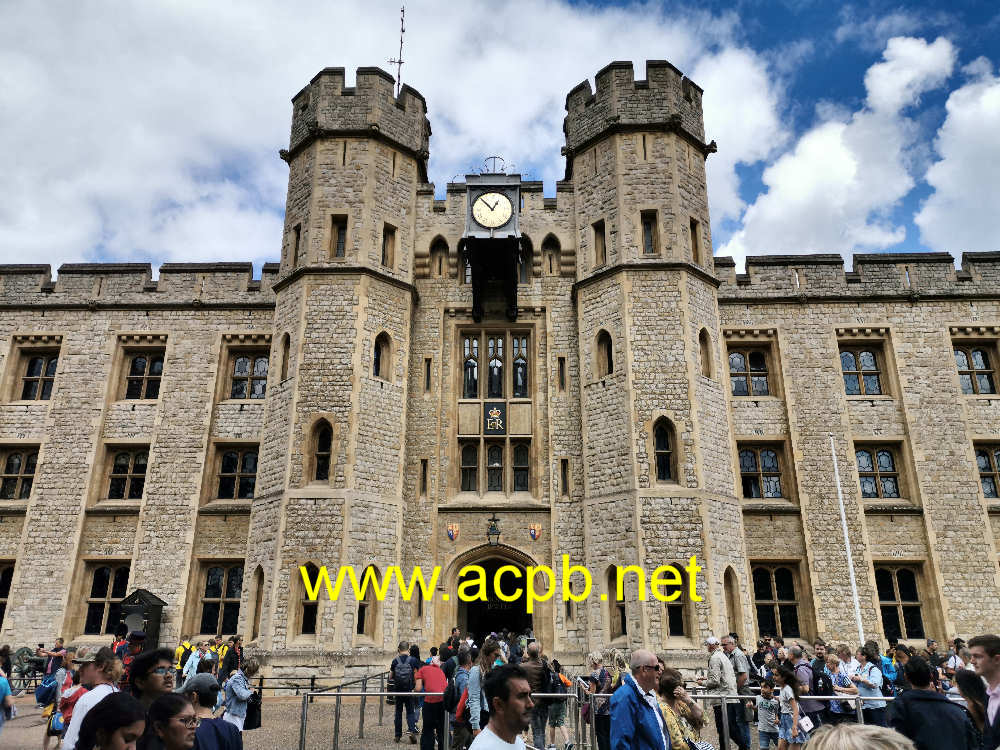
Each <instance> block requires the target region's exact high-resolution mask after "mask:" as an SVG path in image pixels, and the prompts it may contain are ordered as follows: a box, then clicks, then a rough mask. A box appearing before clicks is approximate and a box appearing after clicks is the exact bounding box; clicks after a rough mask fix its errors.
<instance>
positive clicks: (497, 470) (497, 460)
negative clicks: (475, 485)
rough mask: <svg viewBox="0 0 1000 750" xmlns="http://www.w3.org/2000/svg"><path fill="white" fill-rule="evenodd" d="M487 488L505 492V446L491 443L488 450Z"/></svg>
mask: <svg viewBox="0 0 1000 750" xmlns="http://www.w3.org/2000/svg"><path fill="white" fill-rule="evenodd" d="M486 466H487V471H486V489H487V490H488V491H490V492H503V448H502V447H501V446H499V445H491V446H490V447H489V449H488V450H487V452H486Z"/></svg>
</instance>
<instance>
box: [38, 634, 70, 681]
mask: <svg viewBox="0 0 1000 750" xmlns="http://www.w3.org/2000/svg"><path fill="white" fill-rule="evenodd" d="M35 656H44V657H47V658H46V659H45V669H44V670H43V674H44V675H46V676H48V675H50V674H55V672H56V670H58V669H59V667H61V666H62V664H63V659H64V658H65V656H66V647H65V646H64V645H63V639H62V638H56V645H55V646H53V647H52V650H51V651H50V650H48V649H45V648H42V647H41V646H39V647H38V648H36V649H35Z"/></svg>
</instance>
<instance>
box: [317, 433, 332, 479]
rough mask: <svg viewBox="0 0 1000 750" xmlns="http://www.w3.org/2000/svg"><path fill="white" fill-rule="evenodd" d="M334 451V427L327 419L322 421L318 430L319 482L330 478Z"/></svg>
mask: <svg viewBox="0 0 1000 750" xmlns="http://www.w3.org/2000/svg"><path fill="white" fill-rule="evenodd" d="M332 452H333V429H332V428H331V427H330V425H329V423H327V422H326V421H325V420H324V421H323V422H321V423H320V425H319V429H317V430H316V454H315V463H316V473H315V478H316V481H317V482H325V481H327V480H329V479H330V456H331V455H332Z"/></svg>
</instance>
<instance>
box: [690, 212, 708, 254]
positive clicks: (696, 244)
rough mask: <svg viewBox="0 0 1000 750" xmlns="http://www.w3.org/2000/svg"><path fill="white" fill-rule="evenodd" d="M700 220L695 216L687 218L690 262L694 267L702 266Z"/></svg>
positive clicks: (702, 241)
mask: <svg viewBox="0 0 1000 750" xmlns="http://www.w3.org/2000/svg"><path fill="white" fill-rule="evenodd" d="M701 227H702V224H701V220H700V219H698V218H697V217H696V216H689V217H688V241H689V242H690V245H691V262H692V263H693V264H694V265H696V266H701V265H704V260H703V256H704V252H703V251H702V248H703V247H704V244H705V243H704V239H705V238H704V237H703V236H702V229H701Z"/></svg>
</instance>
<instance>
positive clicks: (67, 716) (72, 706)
mask: <svg viewBox="0 0 1000 750" xmlns="http://www.w3.org/2000/svg"><path fill="white" fill-rule="evenodd" d="M71 671H72V674H73V682H72V684H71V685H70V686H69V687H68V688H65V689H64V690H63V691H62V698H60V699H59V706H58V708H59V712H60V713H61V714H62V716H63V731H62V736H63V737H65V736H66V729H67V728H69V724H70V722H71V721H72V720H73V712H74V711H75V710H76V704H77V703H78V702H79V700H80V699H81V698H82V697H83V696H85V695H86V694H87V688H85V687H84V686H83V685H81V684H80V670H78V669H73V670H71Z"/></svg>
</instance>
